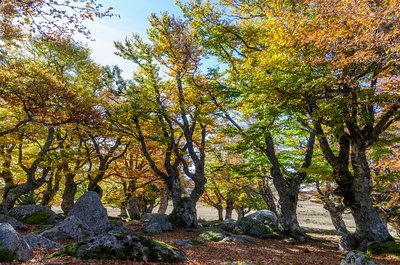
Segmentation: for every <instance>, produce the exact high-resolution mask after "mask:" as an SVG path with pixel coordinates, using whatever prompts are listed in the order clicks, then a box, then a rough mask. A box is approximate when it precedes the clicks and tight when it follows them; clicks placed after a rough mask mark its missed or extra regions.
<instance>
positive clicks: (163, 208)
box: [158, 186, 169, 214]
mask: <svg viewBox="0 0 400 265" xmlns="http://www.w3.org/2000/svg"><path fill="white" fill-rule="evenodd" d="M168 195H169V190H168V188H167V187H165V186H164V187H163V188H162V189H161V196H160V207H159V208H158V213H163V214H165V213H166V212H167V208H168Z"/></svg>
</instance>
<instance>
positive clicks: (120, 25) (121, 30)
mask: <svg viewBox="0 0 400 265" xmlns="http://www.w3.org/2000/svg"><path fill="white" fill-rule="evenodd" d="M174 2H175V1H174V0H100V1H99V3H101V4H103V6H104V8H105V9H106V8H108V7H109V6H111V7H113V12H114V13H115V14H118V15H120V18H118V17H111V18H108V17H106V18H102V19H98V18H97V19H95V20H94V21H88V22H86V23H85V25H86V26H87V27H88V29H89V30H90V32H91V38H93V39H94V41H90V40H87V39H86V38H85V37H83V36H78V37H77V38H76V39H77V40H79V41H82V42H85V43H87V44H88V46H89V47H90V48H91V49H92V58H93V59H94V60H95V61H96V62H97V63H99V64H102V65H118V66H120V68H121V69H122V70H123V76H124V77H125V78H129V77H131V76H132V71H133V69H134V66H133V64H132V63H131V62H129V61H127V60H124V59H122V58H120V57H118V56H117V55H115V54H114V52H115V48H114V45H113V42H114V41H123V40H124V39H125V37H128V36H131V35H132V33H137V34H139V35H141V36H142V37H143V38H145V37H146V29H147V28H148V27H149V22H148V19H147V18H148V17H149V15H150V14H151V13H156V14H160V13H161V12H163V11H168V12H170V13H173V14H182V12H181V11H180V9H179V7H177V6H176V5H175V3H174Z"/></svg>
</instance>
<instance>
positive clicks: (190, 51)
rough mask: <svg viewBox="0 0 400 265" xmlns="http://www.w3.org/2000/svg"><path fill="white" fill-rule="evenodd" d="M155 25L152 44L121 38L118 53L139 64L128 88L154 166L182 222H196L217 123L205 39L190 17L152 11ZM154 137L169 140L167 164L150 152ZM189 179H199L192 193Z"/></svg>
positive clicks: (176, 218) (183, 224) (137, 125)
mask: <svg viewBox="0 0 400 265" xmlns="http://www.w3.org/2000/svg"><path fill="white" fill-rule="evenodd" d="M150 24H151V27H150V29H149V40H150V42H151V44H148V43H145V42H144V41H143V40H141V39H140V38H139V37H138V36H136V35H134V36H133V37H132V38H131V39H127V40H126V41H125V43H119V42H117V43H116V47H117V49H118V54H119V55H121V56H122V57H123V58H126V59H129V60H131V61H133V62H134V63H135V64H136V65H137V66H138V72H137V73H135V75H134V83H133V85H132V86H131V88H130V91H129V92H128V102H129V104H130V105H131V110H130V118H131V121H130V122H131V124H132V127H133V128H132V127H131V129H133V132H134V136H135V138H136V139H137V140H138V141H139V142H140V143H141V146H142V152H143V155H144V156H145V157H146V159H147V161H148V163H149V164H150V166H151V168H152V170H153V171H154V173H155V174H156V175H157V176H159V177H160V178H161V179H162V180H163V181H164V182H165V184H166V186H167V187H168V189H169V190H170V192H171V196H172V202H173V206H174V210H173V212H172V214H171V217H172V220H173V221H174V223H175V224H176V225H177V226H181V227H194V226H196V225H197V214H196V202H197V201H198V200H199V198H200V197H201V195H202V194H203V192H204V185H205V183H206V178H205V174H204V166H205V156H206V152H205V151H206V150H205V148H206V140H207V127H209V126H210V125H212V124H213V118H212V116H211V115H210V114H211V113H212V104H210V102H209V99H208V96H207V94H206V93H203V90H205V89H207V79H206V78H205V77H204V76H203V75H201V74H200V73H199V72H198V69H199V66H200V61H201V59H202V50H201V45H200V41H201V40H200V39H199V38H198V35H197V34H196V32H194V31H192V30H191V29H190V27H189V25H188V24H187V22H186V21H184V20H181V19H179V18H175V17H173V16H171V15H168V14H167V13H163V14H162V15H161V16H160V17H157V16H156V15H152V16H151V17H150ZM210 110H211V111H210ZM131 129H129V130H131ZM154 141H155V142H159V143H161V144H162V145H163V154H165V156H164V158H163V164H164V165H163V167H159V166H157V163H156V159H155V157H154V156H153V155H152V154H151V153H150V152H149V147H148V146H149V144H150V143H151V142H154ZM184 179H189V180H191V181H192V183H193V188H192V189H191V191H190V192H189V194H188V195H185V193H186V192H185V190H184V188H183V186H182V183H183V180H184Z"/></svg>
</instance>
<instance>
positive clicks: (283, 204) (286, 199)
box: [275, 185, 304, 239]
mask: <svg viewBox="0 0 400 265" xmlns="http://www.w3.org/2000/svg"><path fill="white" fill-rule="evenodd" d="M275 187H276V188H277V191H278V194H279V199H278V201H279V203H278V209H277V210H278V220H279V225H280V228H281V230H282V232H283V234H284V235H289V236H292V237H295V238H297V239H298V238H299V237H304V233H303V232H302V230H301V227H300V224H299V221H298V219H297V200H298V195H299V187H298V186H297V185H295V187H291V188H284V189H281V188H279V186H277V185H275Z"/></svg>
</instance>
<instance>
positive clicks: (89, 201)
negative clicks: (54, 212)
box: [68, 191, 109, 234]
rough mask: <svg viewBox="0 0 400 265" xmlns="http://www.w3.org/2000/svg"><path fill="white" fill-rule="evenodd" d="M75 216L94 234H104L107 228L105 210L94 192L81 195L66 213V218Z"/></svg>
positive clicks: (107, 222)
mask: <svg viewBox="0 0 400 265" xmlns="http://www.w3.org/2000/svg"><path fill="white" fill-rule="evenodd" d="M71 216H75V217H76V218H78V219H79V220H81V221H82V223H84V224H86V225H87V226H88V227H89V228H90V229H91V230H92V231H93V232H94V233H95V234H102V233H104V232H106V230H107V228H108V227H109V221H108V216H107V210H106V208H104V206H103V204H102V203H101V201H100V197H99V195H98V194H97V193H96V192H94V191H88V192H86V193H85V194H83V195H82V196H81V197H80V198H79V199H78V200H77V201H76V203H75V205H74V207H72V209H71V211H70V212H69V213H68V217H71Z"/></svg>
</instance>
